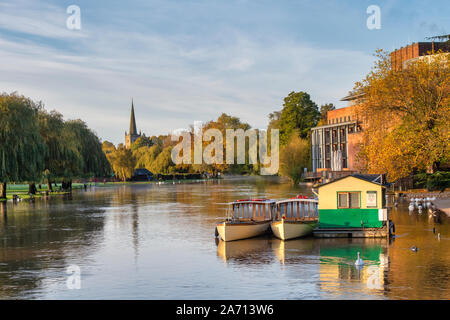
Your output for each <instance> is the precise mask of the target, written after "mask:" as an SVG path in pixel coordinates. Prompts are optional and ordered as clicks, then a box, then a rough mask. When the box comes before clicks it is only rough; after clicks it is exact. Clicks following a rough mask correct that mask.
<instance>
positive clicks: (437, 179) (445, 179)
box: [414, 171, 450, 192]
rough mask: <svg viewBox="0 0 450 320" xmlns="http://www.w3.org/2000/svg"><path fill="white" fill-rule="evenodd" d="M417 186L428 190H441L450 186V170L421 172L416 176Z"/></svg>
mask: <svg viewBox="0 0 450 320" xmlns="http://www.w3.org/2000/svg"><path fill="white" fill-rule="evenodd" d="M414 182H415V186H416V187H419V188H426V189H427V190H428V191H438V190H439V191H441V192H443V191H444V190H445V189H446V188H450V172H448V171H437V172H435V173H419V174H416V175H415V176H414Z"/></svg>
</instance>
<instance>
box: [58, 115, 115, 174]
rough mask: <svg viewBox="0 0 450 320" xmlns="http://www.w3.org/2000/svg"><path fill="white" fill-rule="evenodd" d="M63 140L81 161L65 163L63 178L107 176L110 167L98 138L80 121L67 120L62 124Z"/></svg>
mask: <svg viewBox="0 0 450 320" xmlns="http://www.w3.org/2000/svg"><path fill="white" fill-rule="evenodd" d="M63 132H64V139H66V140H67V145H68V148H70V149H72V150H76V153H77V154H78V155H79V158H80V159H81V161H72V162H69V163H67V166H66V171H65V176H66V177H67V178H69V179H71V178H72V177H73V176H84V177H92V176H102V177H103V176H107V175H109V174H110V165H109V162H108V160H107V159H106V156H105V154H104V152H103V150H102V144H101V142H100V139H99V138H98V136H97V135H96V134H95V133H94V132H93V131H92V130H91V129H89V128H88V127H87V125H86V123H84V122H83V121H82V120H69V121H66V122H65V123H64V130H63Z"/></svg>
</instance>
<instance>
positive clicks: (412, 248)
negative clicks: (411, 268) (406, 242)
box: [411, 246, 419, 252]
mask: <svg viewBox="0 0 450 320" xmlns="http://www.w3.org/2000/svg"><path fill="white" fill-rule="evenodd" d="M411 250H412V251H414V252H417V250H419V248H417V247H416V246H412V247H411Z"/></svg>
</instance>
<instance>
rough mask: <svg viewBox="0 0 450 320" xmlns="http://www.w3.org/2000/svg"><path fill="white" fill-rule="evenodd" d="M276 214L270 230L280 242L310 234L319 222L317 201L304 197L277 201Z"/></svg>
mask: <svg viewBox="0 0 450 320" xmlns="http://www.w3.org/2000/svg"><path fill="white" fill-rule="evenodd" d="M276 212H277V213H276V215H275V218H274V221H272V222H271V224H270V228H271V229H272V232H273V234H274V236H275V237H277V238H279V239H281V240H289V239H294V238H299V237H304V236H307V235H310V234H312V232H313V230H314V228H315V227H316V226H317V223H318V220H319V212H318V200H315V199H309V198H307V197H305V196H297V197H295V198H291V199H287V200H281V201H278V202H277V203H276Z"/></svg>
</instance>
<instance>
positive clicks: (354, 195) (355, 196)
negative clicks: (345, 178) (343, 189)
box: [349, 192, 359, 208]
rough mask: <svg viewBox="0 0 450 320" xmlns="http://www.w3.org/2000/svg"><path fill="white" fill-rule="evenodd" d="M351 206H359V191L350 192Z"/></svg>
mask: <svg viewBox="0 0 450 320" xmlns="http://www.w3.org/2000/svg"><path fill="white" fill-rule="evenodd" d="M349 196H350V201H349V202H350V208H359V192H350V193H349Z"/></svg>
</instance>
